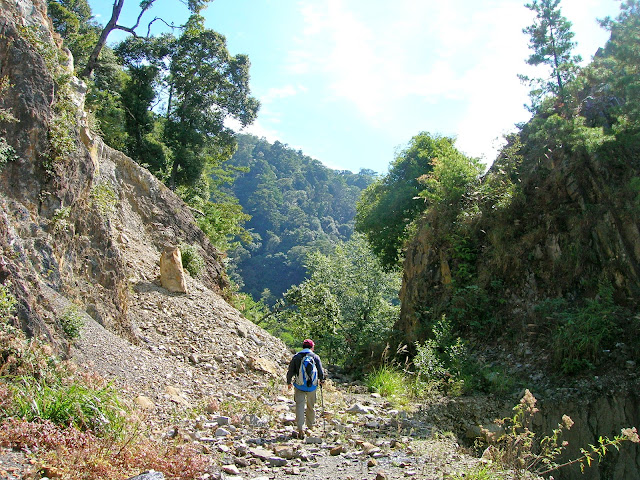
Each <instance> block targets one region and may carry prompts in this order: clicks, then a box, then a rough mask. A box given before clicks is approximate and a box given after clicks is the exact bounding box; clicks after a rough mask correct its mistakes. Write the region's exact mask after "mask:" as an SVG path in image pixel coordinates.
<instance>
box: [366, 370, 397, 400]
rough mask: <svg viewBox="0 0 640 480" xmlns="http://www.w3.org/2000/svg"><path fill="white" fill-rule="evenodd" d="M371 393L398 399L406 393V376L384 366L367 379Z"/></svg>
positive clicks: (370, 374)
mask: <svg viewBox="0 0 640 480" xmlns="http://www.w3.org/2000/svg"><path fill="white" fill-rule="evenodd" d="M365 384H366V385H367V387H368V388H369V390H370V391H372V392H376V393H379V394H380V395H382V396H383V397H398V396H401V395H403V394H405V393H406V391H407V382H406V379H405V376H404V374H403V373H402V372H401V371H400V370H398V369H397V368H395V367H392V366H390V365H382V366H381V367H379V368H377V369H375V370H374V371H373V372H371V373H369V374H368V375H367V376H366V377H365Z"/></svg>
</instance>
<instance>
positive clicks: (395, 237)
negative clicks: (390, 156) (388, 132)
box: [356, 132, 464, 268]
mask: <svg viewBox="0 0 640 480" xmlns="http://www.w3.org/2000/svg"><path fill="white" fill-rule="evenodd" d="M454 142H455V140H454V139H453V138H449V137H441V136H439V135H431V134H429V133H427V132H423V133H420V134H418V135H416V136H415V137H413V138H412V139H411V141H410V142H409V146H408V147H407V148H406V149H404V150H403V151H402V152H400V154H399V155H398V156H397V157H396V159H395V161H394V162H393V163H392V164H391V166H390V168H389V173H387V175H385V176H384V177H382V178H379V179H377V180H376V181H375V182H374V183H373V184H371V185H370V186H369V187H367V188H366V189H365V190H364V191H363V193H362V196H361V198H360V200H359V201H358V204H357V214H356V230H357V231H358V232H361V233H364V234H365V235H366V237H367V240H368V241H369V243H370V244H371V248H372V249H373V251H374V252H375V253H376V255H377V256H378V258H380V261H381V262H382V264H383V265H384V266H385V267H386V268H394V267H395V266H397V265H398V262H399V260H400V258H401V256H402V249H403V247H404V243H405V241H406V240H407V238H409V235H410V231H411V229H410V227H411V225H412V224H413V222H414V221H415V220H416V219H417V218H418V217H419V216H420V214H421V213H422V212H424V210H425V208H426V206H427V204H426V203H425V202H424V201H422V200H420V199H419V198H418V195H419V193H420V192H421V191H422V190H423V187H422V186H421V183H420V181H419V180H418V179H419V178H420V177H423V175H426V174H428V173H429V172H431V170H432V169H433V160H434V159H436V158H444V157H452V158H456V157H464V156H463V155H462V153H460V152H459V151H458V150H457V149H456V148H455V146H454Z"/></svg>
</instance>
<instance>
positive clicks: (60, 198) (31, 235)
mask: <svg viewBox="0 0 640 480" xmlns="http://www.w3.org/2000/svg"><path fill="white" fill-rule="evenodd" d="M0 8H1V10H2V15H0V77H7V79H8V81H9V88H8V90H7V91H5V92H3V94H2V95H0V108H2V109H4V110H5V111H8V112H9V113H11V115H13V117H15V121H7V122H3V123H1V124H0V136H2V137H3V138H5V139H6V141H7V142H8V144H9V145H10V146H11V147H12V148H13V149H14V150H15V155H14V156H12V157H11V158H9V159H7V162H6V164H5V165H4V166H3V168H2V170H1V171H0V205H1V206H2V215H1V216H0V279H2V280H3V281H4V282H5V283H6V282H10V284H11V288H12V291H13V292H14V293H15V294H16V296H17V297H18V299H19V303H20V305H19V309H18V313H19V317H20V321H21V323H22V327H23V328H24V329H25V330H26V331H27V332H29V333H30V334H33V335H39V336H46V337H49V338H50V340H52V341H54V339H55V338H57V337H59V335H56V332H59V330H60V324H59V320H58V319H56V317H55V315H53V313H52V312H51V311H50V309H48V307H47V304H46V300H45V296H43V295H41V293H40V292H39V289H40V286H41V285H46V286H47V287H50V288H53V289H54V290H55V291H57V292H59V293H61V294H63V295H65V296H66V297H67V298H69V299H71V300H73V301H74V302H75V303H76V304H78V305H79V307H80V308H82V309H85V310H86V311H87V312H88V313H89V314H91V315H92V316H93V317H94V318H95V319H96V320H98V321H99V322H100V323H101V324H102V325H104V326H106V327H108V328H110V329H111V330H113V331H116V332H119V333H124V334H126V335H128V336H129V337H131V338H134V337H135V335H134V332H135V325H134V324H132V321H131V319H130V318H129V317H128V316H127V308H128V303H129V298H130V295H131V292H132V291H133V286H134V285H135V284H136V283H139V282H153V281H155V278H156V276H157V275H158V273H159V270H158V265H157V261H158V259H159V258H160V253H161V252H162V250H163V249H164V248H165V247H166V246H168V245H178V244H179V243H180V242H186V243H189V244H196V245H198V246H199V251H200V254H201V256H202V257H203V259H204V261H205V264H206V266H205V269H204V270H205V271H204V272H202V274H201V275H200V277H201V278H200V281H201V282H202V283H203V284H205V285H206V286H207V287H209V288H211V289H212V291H214V292H218V293H221V292H222V291H223V290H224V289H225V288H226V287H227V286H228V284H227V280H226V276H225V274H224V268H223V266H222V254H221V253H220V252H219V251H217V250H216V249H215V248H214V247H213V245H211V243H210V242H209V241H208V239H207V238H206V236H205V235H204V233H203V232H202V231H201V230H200V229H199V228H198V227H197V225H196V222H195V220H194V218H193V216H192V214H191V213H190V211H189V209H188V208H187V207H186V205H185V204H184V203H183V202H182V201H181V200H180V199H179V198H178V197H177V196H176V195H175V194H173V192H171V191H170V190H169V189H167V188H166V187H165V186H164V185H162V184H161V183H160V182H159V181H158V180H157V179H156V178H155V177H154V176H153V175H151V174H150V173H149V172H148V171H147V170H145V169H143V168H141V167H140V166H138V165H137V164H136V163H135V162H133V161H132V160H131V159H129V158H128V157H126V156H125V155H123V154H122V153H120V152H118V151H115V150H113V149H111V148H109V147H108V146H106V145H105V144H104V143H103V142H102V140H101V139H100V138H99V137H97V136H96V135H94V134H93V133H92V132H91V131H90V130H89V129H88V127H87V125H86V115H85V114H84V112H83V101H84V92H85V87H84V85H83V83H82V82H80V81H78V80H77V79H75V78H72V79H71V81H70V82H68V83H66V84H65V85H64V88H65V89H67V90H66V91H67V97H66V101H67V102H71V104H72V105H73V108H75V114H74V115H72V118H71V119H70V121H67V122H66V123H65V122H62V123H60V122H58V123H57V124H56V122H57V121H58V120H59V112H58V111H56V107H55V106H56V102H58V101H60V98H59V97H58V96H57V95H58V94H59V93H60V92H59V90H61V89H62V88H63V87H62V86H61V84H60V81H61V80H60V78H61V77H64V76H65V75H62V76H61V75H60V74H61V73H62V74H66V76H68V75H69V74H71V73H72V64H73V61H72V59H71V57H70V55H69V53H68V51H65V50H64V49H63V48H62V42H61V41H60V39H59V38H56V35H55V34H54V33H53V29H52V27H51V22H50V20H49V19H48V17H47V16H46V2H45V1H43V0H33V1H30V0H18V1H6V0H0ZM52 53H53V54H52ZM52 62H54V63H52ZM56 62H57V63H56ZM53 70H55V71H53ZM74 116H75V118H73V117H74ZM60 125H62V128H63V129H64V130H65V134H66V135H68V138H70V139H71V143H72V148H70V149H69V151H67V152H66V153H65V154H64V155H59V154H56V150H55V146H54V145H53V143H54V142H52V141H55V140H56V135H57V132H58V130H56V129H59V128H60ZM57 153H59V152H57Z"/></svg>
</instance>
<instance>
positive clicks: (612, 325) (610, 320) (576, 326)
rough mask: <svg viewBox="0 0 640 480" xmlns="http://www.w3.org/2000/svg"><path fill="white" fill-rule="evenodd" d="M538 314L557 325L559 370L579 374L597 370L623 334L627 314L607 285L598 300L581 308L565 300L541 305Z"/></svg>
mask: <svg viewBox="0 0 640 480" xmlns="http://www.w3.org/2000/svg"><path fill="white" fill-rule="evenodd" d="M537 310H538V312H539V313H541V314H542V315H543V316H545V317H546V318H550V319H551V320H552V321H553V322H554V324H555V325H554V332H553V335H552V338H553V357H554V364H555V366H556V368H558V369H560V370H561V371H562V372H563V373H565V374H569V375H570V374H575V373H578V372H581V371H584V370H587V369H591V368H593V367H594V366H595V365H596V364H597V363H598V362H599V361H600V357H601V355H602V351H603V349H605V348H607V347H608V346H609V345H610V344H611V343H613V342H614V341H615V339H616V337H617V336H618V334H619V333H620V332H621V327H620V318H622V317H623V314H624V312H623V310H622V308H621V307H619V306H617V305H616V304H615V303H614V300H613V288H612V287H611V285H610V284H608V283H606V282H604V283H601V285H600V287H599V293H598V295H597V296H596V298H594V299H587V300H586V302H585V304H584V305H583V306H581V307H573V306H569V304H568V303H567V302H566V301H565V300H563V299H552V300H548V301H546V302H544V303H542V304H540V305H539V306H538V308H537Z"/></svg>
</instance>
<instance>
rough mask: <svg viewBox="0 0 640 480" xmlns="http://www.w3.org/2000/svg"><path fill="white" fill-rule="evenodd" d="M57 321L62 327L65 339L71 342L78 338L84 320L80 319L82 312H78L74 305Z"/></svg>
mask: <svg viewBox="0 0 640 480" xmlns="http://www.w3.org/2000/svg"><path fill="white" fill-rule="evenodd" d="M59 320H60V325H61V326H62V331H63V332H64V334H65V335H66V336H67V338H69V339H70V340H73V339H75V338H78V337H79V336H80V331H81V330H82V325H83V324H84V320H83V319H82V312H80V309H78V307H76V306H75V305H71V306H70V307H68V308H67V309H66V310H65V311H64V312H63V314H62V315H61V316H60V319H59Z"/></svg>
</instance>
